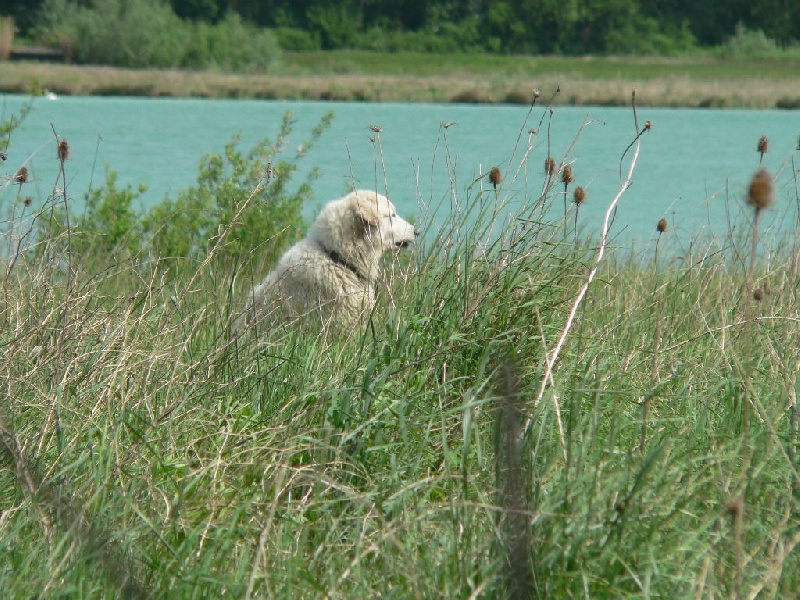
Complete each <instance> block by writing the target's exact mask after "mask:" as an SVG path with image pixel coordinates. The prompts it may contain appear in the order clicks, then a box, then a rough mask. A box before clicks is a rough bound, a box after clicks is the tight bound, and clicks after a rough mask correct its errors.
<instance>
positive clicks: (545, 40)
mask: <svg viewBox="0 0 800 600" xmlns="http://www.w3.org/2000/svg"><path fill="white" fill-rule="evenodd" d="M2 5H5V7H3V6H2ZM0 11H2V12H3V13H5V14H10V15H13V16H14V17H15V18H16V21H17V23H18V25H19V27H20V29H21V32H22V35H23V36H24V37H26V38H29V39H32V40H36V41H38V42H40V43H46V44H49V45H54V46H60V47H61V48H63V49H64V50H65V51H66V52H67V53H68V55H69V56H70V57H71V58H72V59H73V60H75V61H76V62H78V63H80V64H107V65H115V66H125V67H131V66H136V67H186V68H209V67H212V68H219V69H224V70H247V69H259V70H263V69H264V68H266V67H269V66H271V65H273V64H274V63H275V62H276V61H277V60H278V58H279V56H280V51H279V48H278V46H279V45H280V47H282V48H283V49H284V50H286V51H295V52H308V51H315V50H354V49H358V50H368V51H373V52H426V53H437V54H443V53H465V52H466V53H470V54H476V53H486V52H489V53H496V54H528V55H529V54H536V55H586V54H592V55H608V54H614V55H619V54H630V55H633V54H635V55H642V54H646V55H658V56H665V55H685V54H687V53H698V52H708V51H709V50H710V49H714V50H713V51H714V52H723V53H726V52H729V51H734V52H742V51H744V52H747V53H748V56H749V57H751V58H752V57H753V56H752V55H751V54H750V53H755V55H756V56H758V57H762V58H763V57H764V54H765V53H766V54H769V55H771V56H775V55H780V54H781V53H783V52H785V51H787V50H789V51H790V52H792V53H793V54H794V55H795V56H797V53H798V49H797V48H798V43H799V42H800V5H798V4H797V3H796V2H782V3H776V2H774V1H773V0H748V1H747V2H744V1H743V0H735V1H729V2H724V3H720V2H716V1H715V0H695V1H693V2H688V1H685V0H679V1H677V2H676V1H670V2H667V1H663V0H661V1H657V2H645V1H643V0H591V1H589V0H567V1H566V2H565V1H563V0H558V1H556V0H545V1H541V0H539V1H537V2H531V1H530V0H486V1H483V2H474V1H471V0H455V1H453V0H447V1H443V0H426V1H415V2H411V3H409V2H404V3H401V4H398V3H396V2H391V1H388V0H370V1H369V2H363V1H358V2H356V1H355V0H347V1H346V2H338V3H334V4H330V3H328V2H324V1H322V0H304V1H300V2H297V1H294V2H287V1H285V0H273V1H271V2H263V1H261V0H237V2H229V1H228V0H203V1H192V2H186V1H183V0H181V1H177V0H171V1H168V0H128V1H125V2H123V1H122V0H90V1H84V0H33V1H26V2H19V1H13V0H12V1H9V2H4V3H0Z"/></svg>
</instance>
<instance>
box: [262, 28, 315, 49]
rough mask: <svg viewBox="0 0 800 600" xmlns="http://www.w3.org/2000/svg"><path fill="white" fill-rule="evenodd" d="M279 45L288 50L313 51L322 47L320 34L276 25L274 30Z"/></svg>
mask: <svg viewBox="0 0 800 600" xmlns="http://www.w3.org/2000/svg"><path fill="white" fill-rule="evenodd" d="M273 33H274V34H275V37H276V38H277V40H278V45H279V46H280V47H281V49H282V50H286V51H287V52H313V51H315V50H319V49H321V48H322V41H321V40H320V36H319V34H315V33H312V32H311V31H306V30H305V29H298V28H296V27H276V28H275V29H274V30H273Z"/></svg>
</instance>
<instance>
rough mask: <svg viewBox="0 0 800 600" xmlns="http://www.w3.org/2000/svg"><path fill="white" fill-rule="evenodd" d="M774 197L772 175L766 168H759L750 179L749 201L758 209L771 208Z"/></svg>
mask: <svg viewBox="0 0 800 600" xmlns="http://www.w3.org/2000/svg"><path fill="white" fill-rule="evenodd" d="M773 199H774V198H773V183H772V176H771V175H770V174H769V172H768V171H767V170H766V169H759V170H758V171H756V174H755V175H753V178H752V179H751V180H750V188H749V190H748V194H747V203H748V204H749V205H750V206H753V207H755V209H756V210H757V211H758V210H761V209H764V208H769V207H770V206H771V205H772V201H773Z"/></svg>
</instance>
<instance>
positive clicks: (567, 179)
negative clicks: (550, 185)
mask: <svg viewBox="0 0 800 600" xmlns="http://www.w3.org/2000/svg"><path fill="white" fill-rule="evenodd" d="M561 181H562V182H564V183H565V184H570V183H572V182H573V181H575V175H573V173H572V165H564V170H563V171H561Z"/></svg>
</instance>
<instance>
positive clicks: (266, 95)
mask: <svg viewBox="0 0 800 600" xmlns="http://www.w3.org/2000/svg"><path fill="white" fill-rule="evenodd" d="M798 73H800V69H798V59H797V57H796V56H794V55H792V54H788V55H787V56H786V57H783V58H781V57H774V58H770V59H762V60H756V59H744V58H733V57H730V58H712V57H685V58H657V57H577V58H576V57H547V56H541V57H539V56H535V57H531V56H492V55H463V54H455V55H449V54H448V55H430V54H413V53H373V52H357V51H339V52H306V53H285V56H284V59H283V62H282V63H281V64H280V66H276V67H274V68H271V69H270V71H269V72H253V73H249V74H231V73H221V72H215V71H168V70H167V71H163V70H132V69H114V68H110V67H92V66H82V67H78V66H74V65H56V64H43V63H15V62H0V76H1V77H0V81H1V82H2V83H0V91H3V92H6V93H24V94H27V93H31V92H35V93H40V92H41V91H42V90H45V89H46V90H49V91H52V92H55V93H57V94H62V95H118V96H129V95H133V96H180V97H204V98H262V99H273V100H335V101H359V102H479V103H517V104H519V103H521V104H527V103H529V102H530V101H531V95H532V92H533V89H535V88H538V89H555V88H556V87H558V86H561V88H562V90H563V92H564V93H563V94H561V95H560V96H559V97H558V98H557V99H556V100H555V102H558V103H567V104H586V105H613V106H617V105H625V104H627V102H628V95H629V93H630V90H631V89H633V88H636V89H637V91H638V94H639V104H640V105H648V106H675V107H741V108H787V109H791V108H797V107H798V106H800V93H799V92H798V90H800V75H798Z"/></svg>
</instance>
